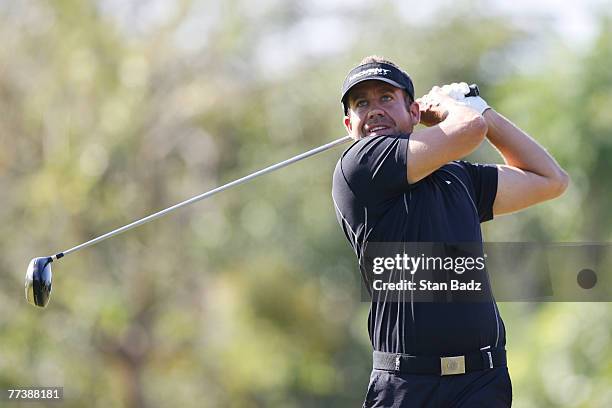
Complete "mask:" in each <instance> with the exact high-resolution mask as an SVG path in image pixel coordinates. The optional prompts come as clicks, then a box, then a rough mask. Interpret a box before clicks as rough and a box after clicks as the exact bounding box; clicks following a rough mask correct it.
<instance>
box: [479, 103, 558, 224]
mask: <svg viewBox="0 0 612 408" xmlns="http://www.w3.org/2000/svg"><path fill="white" fill-rule="evenodd" d="M483 117H484V119H485V121H486V124H487V126H488V133H487V138H488V139H489V141H490V142H491V144H493V146H495V147H496V148H497V150H499V152H500V154H501V155H502V157H503V158H504V161H505V163H506V164H505V165H498V166H497V167H498V186H497V195H496V196H495V202H494V204H493V213H494V214H495V215H500V214H505V213H509V212H514V211H518V210H521V209H523V208H526V207H529V206H531V205H534V204H537V203H540V202H542V201H546V200H550V199H553V198H555V197H558V196H560V195H561V194H563V192H564V191H565V190H566V189H567V185H568V184H569V176H568V175H567V173H566V172H565V171H564V170H563V169H562V168H561V167H560V166H559V164H557V162H556V161H555V159H554V158H553V157H552V156H551V155H550V154H549V153H548V152H547V151H546V150H545V149H544V148H543V147H542V146H540V145H539V144H538V143H537V142H536V141H535V140H534V139H532V138H531V137H529V135H527V134H526V133H525V132H523V131H522V130H520V129H519V128H518V127H516V126H515V125H514V124H512V122H510V121H509V120H508V119H506V118H505V117H503V116H502V115H500V114H499V113H497V112H495V111H494V110H493V109H487V110H486V111H485V112H484V113H483Z"/></svg>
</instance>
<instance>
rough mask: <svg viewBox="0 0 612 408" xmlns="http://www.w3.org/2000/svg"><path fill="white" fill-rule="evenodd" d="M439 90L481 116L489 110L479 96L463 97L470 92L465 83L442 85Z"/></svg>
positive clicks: (487, 105)
mask: <svg viewBox="0 0 612 408" xmlns="http://www.w3.org/2000/svg"><path fill="white" fill-rule="evenodd" d="M441 89H442V92H444V93H445V94H446V95H448V96H450V97H451V98H453V99H454V100H456V101H458V102H461V103H462V104H463V105H466V106H469V107H470V108H472V109H474V110H475V111H476V112H478V113H480V114H481V115H482V114H483V113H484V111H486V110H487V109H489V108H490V106H489V104H487V102H486V101H485V100H484V99H482V98H481V97H480V96H467V97H466V96H465V95H466V94H468V93H469V92H470V87H469V85H468V84H466V83H465V82H459V83H457V82H453V83H452V84H450V85H444V86H443V87H442V88H441Z"/></svg>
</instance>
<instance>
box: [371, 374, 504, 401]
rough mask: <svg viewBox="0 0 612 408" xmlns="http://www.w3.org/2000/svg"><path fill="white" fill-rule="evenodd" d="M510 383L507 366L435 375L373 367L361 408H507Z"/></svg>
mask: <svg viewBox="0 0 612 408" xmlns="http://www.w3.org/2000/svg"><path fill="white" fill-rule="evenodd" d="M510 406H512V382H511V381H510V375H509V374H508V368H507V367H496V368H493V369H490V370H482V371H474V372H471V373H467V374H460V375H449V376H442V377H440V376H437V375H420V374H404V373H395V372H392V371H384V370H373V371H372V375H371V376H370V384H369V386H368V393H367V395H366V399H365V402H364V403H363V407H364V408H374V407H377V408H378V407H385V408H405V407H410V408H480V407H482V408H507V407H510Z"/></svg>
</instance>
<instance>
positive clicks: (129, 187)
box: [0, 0, 612, 408]
mask: <svg viewBox="0 0 612 408" xmlns="http://www.w3.org/2000/svg"><path fill="white" fill-rule="evenodd" d="M479 4H480V3H478V2H463V3H459V4H458V6H456V7H453V8H452V9H445V8H444V7H441V8H440V10H437V11H436V12H435V13H432V14H431V15H430V16H429V18H420V19H416V18H415V19H413V18H411V16H410V15H409V13H407V12H406V6H404V5H400V4H399V3H397V2H371V3H365V2H355V3H354V4H352V5H351V4H349V3H346V2H340V3H339V4H337V5H334V3H331V4H325V2H320V1H314V0H313V1H311V2H308V3H302V2H297V1H284V2H280V1H275V0H268V1H264V2H261V3H258V4H257V5H254V4H252V3H249V2H245V1H239V0H232V1H227V2H212V1H210V2H207V1H202V2H198V1H179V2H164V1H153V2H133V3H127V2H126V3H123V2H119V1H97V2H92V1H90V2H81V1H75V0H62V1H53V2H37V1H34V0H31V1H19V2H17V1H13V2H1V3H0V38H2V43H3V46H2V47H0V143H1V146H2V149H0V189H1V191H2V205H1V206H0V217H1V218H2V223H0V231H1V234H0V253H1V254H2V256H1V257H0V279H1V282H2V284H1V285H0V308H1V310H2V312H3V313H2V314H1V316H0V386H1V387H2V388H5V389H6V388H12V387H19V386H21V387H23V386H52V385H60V386H64V387H65V400H64V402H63V404H62V406H66V407H83V406H90V407H109V406H126V407H167V406H180V407H219V406H221V407H241V408H242V407H344V406H347V407H348V406H359V405H360V404H361V402H362V399H363V396H364V393H365V390H366V385H367V381H368V377H369V371H370V365H371V360H370V346H369V341H368V339H367V330H366V316H367V307H368V305H367V304H364V303H360V302H359V286H358V282H359V281H358V271H357V266H356V262H355V259H354V258H353V254H352V252H351V250H350V248H349V247H348V244H347V243H346V242H345V239H344V237H343V235H342V233H341V231H340V229H339V228H338V226H337V223H336V220H335V215H334V212H333V205H332V203H331V199H330V187H331V173H332V170H333V167H334V165H335V162H336V160H337V158H338V155H339V153H340V150H339V149H337V150H336V151H334V152H327V153H324V154H322V155H320V156H317V157H315V158H312V159H309V160H308V161H306V162H302V163H299V164H296V165H294V166H292V167H289V168H287V169H284V170H282V171H280V172H277V173H275V174H273V175H270V176H267V177H266V178H264V179H259V180H257V181H253V182H251V183H249V184H247V185H244V186H241V187H238V188H236V189H234V190H232V191H228V192H226V193H223V194H222V195H219V196H217V197H215V198H214V199H211V200H207V201H205V202H202V203H199V204H197V205H196V206H193V207H191V208H189V209H184V210H181V211H180V212H178V213H175V214H173V215H172V216H168V217H166V218H164V219H162V220H159V221H156V222H155V223H152V224H148V225H146V226H143V227H141V228H139V229H138V230H134V231H132V232H130V233H129V234H126V235H124V236H120V237H116V238H114V239H112V240H109V241H105V242H104V243H102V244H99V245H97V246H95V247H92V248H89V249H87V250H84V251H82V252H80V253H79V255H78V256H73V257H68V258H66V259H65V260H62V261H61V262H60V263H58V264H54V265H53V266H54V268H55V271H54V272H55V274H56V278H55V281H54V294H53V299H52V301H51V303H50V305H49V308H48V309H46V310H44V311H43V310H36V309H34V308H32V307H30V306H29V305H28V304H27V303H26V302H25V301H24V299H23V294H22V293H23V286H22V285H23V276H24V273H25V268H26V266H27V263H28V260H29V259H30V258H32V257H34V256H42V255H47V254H50V253H52V252H53V251H59V250H62V249H67V248H69V247H71V246H73V245H75V244H77V243H80V242H84V241H86V240H89V239H91V238H92V237H95V236H98V235H100V234H102V233H104V232H107V231H109V230H111V229H113V228H116V227H117V226H120V225H123V224H126V223H127V222H130V221H133V220H134V219H137V218H140V217H142V216H144V215H147V214H149V213H152V212H154V211H157V210H159V209H161V208H164V207H167V206H169V205H171V204H174V203H176V202H178V201H181V200H183V199H185V198H187V197H190V196H193V195H195V194H198V193H200V192H202V191H205V190H207V189H209V188H212V187H214V186H216V185H218V184H220V183H222V182H225V181H229V180H232V179H234V178H236V177H239V176H242V175H244V174H247V173H248V172H250V171H253V170H255V169H258V168H261V167H263V166H264V165H268V164H271V163H274V162H277V161H280V160H282V159H285V158H287V157H290V156H292V155H294V154H297V153H299V152H302V151H304V150H306V149H309V148H311V147H314V146H317V145H319V144H322V143H324V142H327V141H329V140H332V139H334V138H337V137H339V136H341V135H343V129H342V126H341V109H340V105H339V101H338V96H339V95H338V94H339V87H340V84H341V81H342V79H343V77H344V75H345V73H346V72H347V71H348V70H349V69H350V68H351V67H352V66H353V65H354V64H356V63H357V62H358V61H359V60H360V59H361V57H363V56H365V55H369V54H380V55H385V56H388V57H390V58H392V59H394V60H395V61H397V62H398V63H399V64H400V65H402V66H404V67H405V68H406V69H407V70H408V71H409V72H410V73H411V75H412V76H413V79H414V80H415V82H416V93H417V94H423V93H425V92H426V91H427V90H428V89H429V88H430V87H431V86H433V85H434V84H441V83H448V82H453V81H458V80H465V81H466V82H477V83H478V84H479V85H480V87H481V91H482V93H483V94H484V96H485V97H486V98H487V99H488V101H489V103H490V104H491V105H492V106H494V107H495V108H496V109H497V110H499V111H500V112H502V113H503V114H504V115H506V116H508V117H509V118H511V119H512V120H513V121H515V123H517V124H518V125H519V126H521V127H522V128H524V129H525V130H527V131H528V132H529V133H531V134H532V135H534V137H536V139H538V140H539V141H541V143H543V144H544V145H545V146H546V147H547V148H548V149H549V150H550V151H551V152H552V153H553V155H554V156H555V157H556V158H557V159H558V160H559V162H560V163H561V164H562V166H563V167H564V168H566V169H567V170H568V171H569V173H570V174H571V176H572V179H573V183H572V185H571V187H570V189H569V191H568V192H567V193H566V194H565V195H564V196H563V197H562V198H560V199H558V200H555V201H553V202H550V203H545V204H542V205H539V206H537V207H535V208H533V209H530V210H528V211H525V212H522V213H520V214H515V215H511V216H506V217H501V218H500V219H499V220H496V221H494V222H492V223H488V224H486V226H485V233H486V236H487V239H488V240H490V241H530V240H534V241H539V240H542V241H608V240H610V239H611V238H612V219H611V217H612V214H611V213H610V211H609V208H610V197H611V196H610V191H612V179H611V178H610V177H609V175H610V174H611V173H612V168H611V167H610V166H612V165H611V164H610V163H611V161H610V157H612V142H610V140H612V139H610V130H611V129H612V119H611V118H612V115H610V112H609V111H610V108H611V107H612V70H610V68H609V66H610V61H612V23H611V20H610V18H607V17H605V16H602V17H601V18H600V19H599V20H598V27H597V30H598V34H597V38H596V40H595V41H594V42H593V43H592V45H589V47H588V48H583V49H576V48H572V47H569V46H567V45H566V44H564V42H563V41H562V40H561V39H559V38H557V37H555V36H554V35H553V34H551V32H549V31H546V30H535V29H529V28H526V27H525V26H524V25H520V24H516V22H515V20H512V19H508V18H506V16H505V15H503V14H500V13H495V12H492V11H491V10H488V9H487V8H484V7H480V9H481V10H483V9H487V12H484V11H483V12H480V13H478V12H475V11H474V10H475V9H478V8H477V7H476V6H478V5H479ZM513 21H514V22H513ZM530 58H531V59H530ZM473 159H474V160H479V161H491V162H499V160H500V158H499V157H498V156H497V155H496V153H495V152H494V150H493V149H492V148H490V147H487V146H485V147H483V148H482V149H480V150H479V151H478V152H477V153H476V154H475V156H474V157H473ZM500 307H501V310H502V316H503V317H504V318H505V322H506V327H507V329H508V350H509V357H510V371H511V373H512V377H513V383H514V398H515V405H516V406H518V407H566V406H567V407H570V406H571V407H608V406H612V350H611V347H610V344H611V343H612V340H611V338H610V336H611V334H610V327H612V309H611V308H610V306H609V305H608V304H605V303H599V304H588V303H570V304H561V303H547V304H527V303H506V304H502V305H500ZM17 405H18V404H15V405H12V406H17ZM49 406H56V405H49Z"/></svg>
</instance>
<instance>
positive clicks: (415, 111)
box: [409, 102, 421, 126]
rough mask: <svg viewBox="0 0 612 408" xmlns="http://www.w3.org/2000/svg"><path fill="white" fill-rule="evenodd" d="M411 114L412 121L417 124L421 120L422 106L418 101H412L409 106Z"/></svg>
mask: <svg viewBox="0 0 612 408" xmlns="http://www.w3.org/2000/svg"><path fill="white" fill-rule="evenodd" d="M409 112H410V116H411V117H412V122H413V124H414V125H415V126H416V125H418V124H419V122H420V121H421V108H420V106H419V103H418V102H412V103H411V104H410V108H409Z"/></svg>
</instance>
